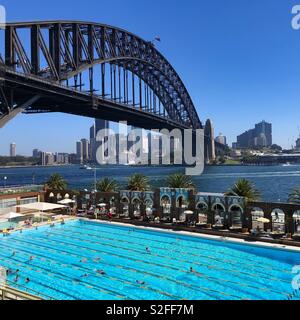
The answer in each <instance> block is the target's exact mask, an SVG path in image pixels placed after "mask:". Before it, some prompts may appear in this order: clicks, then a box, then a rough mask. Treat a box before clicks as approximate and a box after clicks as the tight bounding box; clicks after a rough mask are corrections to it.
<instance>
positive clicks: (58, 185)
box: [45, 173, 67, 191]
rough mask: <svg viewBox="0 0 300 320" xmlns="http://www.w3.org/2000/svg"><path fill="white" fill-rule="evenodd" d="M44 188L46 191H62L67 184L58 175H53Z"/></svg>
mask: <svg viewBox="0 0 300 320" xmlns="http://www.w3.org/2000/svg"><path fill="white" fill-rule="evenodd" d="M45 186H46V187H47V188H48V189H52V190H60V191H63V190H66V188H67V182H66V181H65V180H64V178H63V177H62V176H61V175H60V174H58V173H54V174H53V175H52V176H51V177H50V178H49V180H48V181H47V182H46V185H45Z"/></svg>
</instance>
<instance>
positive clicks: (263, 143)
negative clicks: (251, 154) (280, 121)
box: [237, 121, 273, 148]
mask: <svg viewBox="0 0 300 320" xmlns="http://www.w3.org/2000/svg"><path fill="white" fill-rule="evenodd" d="M272 144H273V139H272V124H271V123H267V122H266V121H262V122H260V123H258V124H256V125H255V128H254V129H251V130H248V131H246V132H244V133H243V134H241V135H239V136H238V137H237V146H238V147H239V148H255V147H259V148H263V147H270V146H271V145H272Z"/></svg>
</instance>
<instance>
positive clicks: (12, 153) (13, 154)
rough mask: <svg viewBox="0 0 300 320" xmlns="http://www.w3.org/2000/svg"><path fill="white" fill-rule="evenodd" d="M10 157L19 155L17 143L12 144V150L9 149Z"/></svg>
mask: <svg viewBox="0 0 300 320" xmlns="http://www.w3.org/2000/svg"><path fill="white" fill-rule="evenodd" d="M9 155H10V157H16V155H17V145H16V144H15V143H11V144H10V150H9Z"/></svg>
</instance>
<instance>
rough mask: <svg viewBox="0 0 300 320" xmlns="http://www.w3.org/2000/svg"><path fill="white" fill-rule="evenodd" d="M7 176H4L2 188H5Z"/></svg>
mask: <svg viewBox="0 0 300 320" xmlns="http://www.w3.org/2000/svg"><path fill="white" fill-rule="evenodd" d="M6 181H7V177H4V188H6Z"/></svg>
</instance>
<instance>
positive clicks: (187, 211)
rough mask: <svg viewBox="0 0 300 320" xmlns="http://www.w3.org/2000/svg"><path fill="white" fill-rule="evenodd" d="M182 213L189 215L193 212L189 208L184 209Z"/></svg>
mask: <svg viewBox="0 0 300 320" xmlns="http://www.w3.org/2000/svg"><path fill="white" fill-rule="evenodd" d="M184 214H187V215H191V214H194V212H193V211H191V210H186V211H184Z"/></svg>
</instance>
